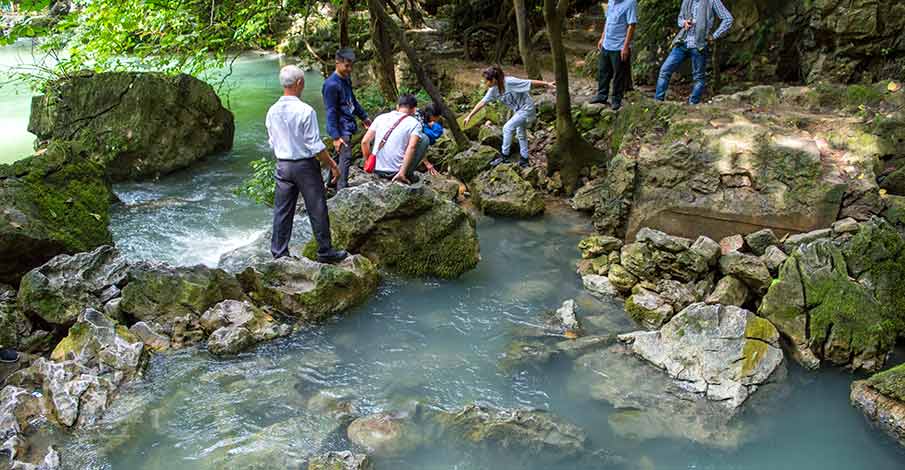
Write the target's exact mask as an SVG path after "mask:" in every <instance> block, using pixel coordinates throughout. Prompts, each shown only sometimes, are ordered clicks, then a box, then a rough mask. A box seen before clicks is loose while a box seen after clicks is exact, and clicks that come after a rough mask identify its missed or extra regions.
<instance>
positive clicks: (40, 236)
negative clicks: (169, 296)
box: [0, 142, 113, 285]
mask: <svg viewBox="0 0 905 470" xmlns="http://www.w3.org/2000/svg"><path fill="white" fill-rule="evenodd" d="M112 199H113V191H112V190H111V189H110V184H109V182H108V181H107V179H106V177H105V176H104V166H103V165H102V164H100V163H98V162H97V159H96V158H95V155H93V154H91V153H89V152H86V151H85V150H84V148H83V147H81V146H79V145H76V144H70V143H66V142H60V143H56V144H53V145H51V146H49V147H48V148H47V149H46V150H43V151H42V152H41V153H40V154H39V155H35V156H32V157H29V158H26V159H24V160H19V161H17V162H16V163H13V164H11V165H0V282H4V283H8V284H13V285H18V284H19V280H20V279H21V278H22V276H23V275H24V274H25V273H27V272H28V271H30V270H32V269H34V268H35V267H38V266H40V265H42V264H44V263H46V262H47V261H48V260H50V259H51V258H53V257H54V256H56V255H59V254H62V253H68V254H73V253H80V252H83V251H90V250H93V249H94V248H96V247H98V246H101V245H109V244H111V243H112V242H113V237H112V235H111V233H110V230H109V228H108V225H109V221H110V201H111V200H112Z"/></svg>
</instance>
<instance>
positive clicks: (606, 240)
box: [578, 235, 622, 259]
mask: <svg viewBox="0 0 905 470" xmlns="http://www.w3.org/2000/svg"><path fill="white" fill-rule="evenodd" d="M620 248H622V240H620V239H618V238H616V237H610V236H607V235H592V236H590V237H588V238H585V239H584V240H582V241H581V242H579V243H578V249H579V250H581V257H582V258H583V259H591V258H597V257H598V256H603V255H608V254H610V253H612V252H614V251H617V250H619V249H620Z"/></svg>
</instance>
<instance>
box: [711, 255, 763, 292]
mask: <svg viewBox="0 0 905 470" xmlns="http://www.w3.org/2000/svg"><path fill="white" fill-rule="evenodd" d="M720 271H721V272H722V273H723V274H725V275H727V276H735V277H737V278H738V279H740V280H741V281H742V282H744V283H745V284H746V285H747V286H748V287H750V288H751V290H753V291H754V292H757V293H763V292H766V291H767V288H768V287H770V283H772V282H773V276H772V275H770V270H769V269H767V265H766V264H764V262H763V261H761V259H760V258H758V257H756V256H753V255H748V254H744V253H739V252H737V251H735V252H732V253H729V254H727V255H724V256H723V257H722V258H720Z"/></svg>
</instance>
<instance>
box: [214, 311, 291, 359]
mask: <svg viewBox="0 0 905 470" xmlns="http://www.w3.org/2000/svg"><path fill="white" fill-rule="evenodd" d="M200 323H201V327H202V328H204V330H205V331H206V332H208V333H210V337H209V338H208V340H207V349H208V351H210V352H211V353H212V354H216V355H218V356H225V355H232V354H238V353H240V352H242V351H243V350H244V349H246V348H248V347H250V346H253V345H255V344H258V343H262V342H264V341H270V340H273V339H275V338H279V337H281V336H286V335H288V334H289V333H291V332H292V328H291V327H290V326H289V325H282V324H279V323H277V322H276V321H275V320H274V319H273V317H271V316H270V315H268V314H267V313H266V312H264V311H263V310H261V309H259V308H257V307H255V306H254V305H252V304H251V303H250V302H240V301H237V300H225V301H223V302H220V303H219V304H217V305H214V306H213V307H211V309H210V310H208V311H207V312H205V313H204V315H202V316H201V321H200Z"/></svg>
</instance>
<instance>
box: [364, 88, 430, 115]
mask: <svg viewBox="0 0 905 470" xmlns="http://www.w3.org/2000/svg"><path fill="white" fill-rule="evenodd" d="M399 94H400V95H405V94H411V95H415V98H416V99H417V100H418V106H419V107H423V106H425V105H427V104H428V103H431V102H432V101H433V100H432V99H431V97H430V95H428V94H427V92H426V91H424V90H422V89H421V88H417V89H412V88H405V87H402V88H400V89H399ZM355 98H356V99H357V100H358V102H359V103H360V104H361V105H362V106H363V107H364V108H365V109H367V110H368V112H369V113H371V114H372V115H374V116H376V115H377V114H380V113H382V112H384V111H387V110H390V109H394V108H396V103H390V102H389V101H387V99H386V97H384V96H383V93H381V91H380V87H379V86H377V85H376V84H374V83H369V84H368V85H366V86H363V87H361V88H359V89H357V90H355Z"/></svg>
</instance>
